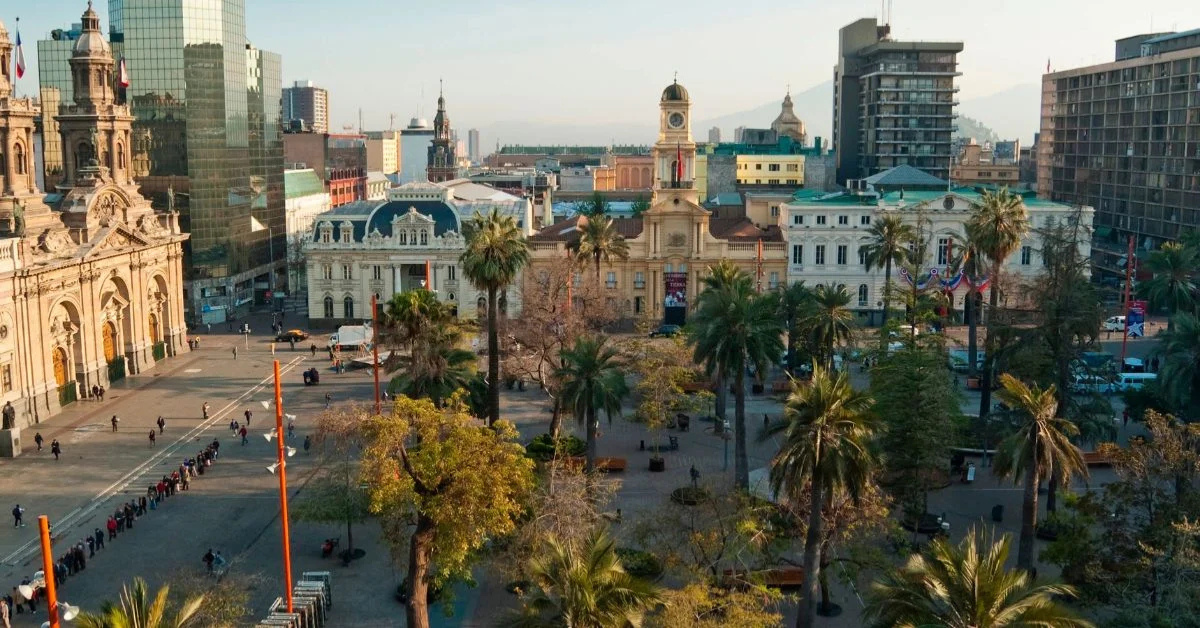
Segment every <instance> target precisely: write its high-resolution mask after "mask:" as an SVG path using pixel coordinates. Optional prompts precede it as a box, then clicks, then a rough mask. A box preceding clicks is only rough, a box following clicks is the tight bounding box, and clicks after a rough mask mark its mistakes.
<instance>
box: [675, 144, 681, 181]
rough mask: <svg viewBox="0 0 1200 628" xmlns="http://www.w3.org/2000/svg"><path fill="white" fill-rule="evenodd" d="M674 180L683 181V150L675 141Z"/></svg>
mask: <svg viewBox="0 0 1200 628" xmlns="http://www.w3.org/2000/svg"><path fill="white" fill-rule="evenodd" d="M675 180H676V181H678V182H679V183H683V150H682V149H681V148H680V147H679V142H676V143H675Z"/></svg>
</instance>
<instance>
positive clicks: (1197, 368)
mask: <svg viewBox="0 0 1200 628" xmlns="http://www.w3.org/2000/svg"><path fill="white" fill-rule="evenodd" d="M1171 320H1172V322H1173V325H1172V326H1171V328H1170V329H1168V330H1167V331H1165V332H1163V333H1162V335H1161V336H1160V343H1159V347H1158V352H1159V354H1161V355H1162V368H1161V370H1160V371H1159V374H1158V389H1159V390H1160V391H1161V392H1162V395H1163V397H1164V398H1166V400H1167V402H1168V403H1170V404H1171V405H1172V406H1173V407H1175V408H1178V410H1179V413H1180V414H1181V415H1183V416H1185V417H1188V418H1195V417H1196V416H1197V415H1196V405H1197V402H1198V401H1200V319H1197V318H1196V316H1195V315H1193V314H1189V313H1186V312H1185V313H1181V314H1177V315H1175V316H1172V317H1171Z"/></svg>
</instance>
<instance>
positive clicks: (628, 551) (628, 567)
mask: <svg viewBox="0 0 1200 628" xmlns="http://www.w3.org/2000/svg"><path fill="white" fill-rule="evenodd" d="M617 556H618V557H620V559H621V566H622V567H624V568H625V571H626V572H628V573H629V575H631V576H634V577H636V578H641V579H643V580H653V579H655V578H657V577H659V576H661V575H662V571H663V567H662V563H661V562H660V561H659V560H658V557H657V556H655V555H654V554H651V553H650V552H644V551H642V550H639V549H634V548H632V547H618V548H617Z"/></svg>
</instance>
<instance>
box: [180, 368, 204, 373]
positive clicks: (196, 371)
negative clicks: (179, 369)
mask: <svg viewBox="0 0 1200 628" xmlns="http://www.w3.org/2000/svg"><path fill="white" fill-rule="evenodd" d="M203 370H204V369H183V372H184V373H199V372H200V371H203Z"/></svg>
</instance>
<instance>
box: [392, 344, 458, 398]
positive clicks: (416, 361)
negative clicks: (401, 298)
mask: <svg viewBox="0 0 1200 628" xmlns="http://www.w3.org/2000/svg"><path fill="white" fill-rule="evenodd" d="M461 342H462V333H461V332H459V331H458V330H457V329H455V328H453V327H439V328H434V329H428V330H426V331H425V332H424V334H423V335H422V336H421V337H419V338H417V340H416V341H415V342H414V343H413V351H412V355H411V356H410V357H409V359H408V362H407V364H406V365H405V366H404V370H403V372H402V373H401V374H400V375H397V376H396V377H394V378H392V381H391V383H390V384H388V391H389V392H392V393H400V394H404V395H408V396H409V397H413V398H420V397H426V398H428V399H429V400H430V401H432V402H433V405H435V406H437V407H439V408H440V407H442V405H443V404H445V403H446V401H447V400H448V399H450V397H452V396H453V395H454V393H456V392H458V391H460V390H464V391H467V392H468V394H469V393H470V390H471V385H472V382H473V381H474V380H475V365H476V357H475V353H474V352H472V351H470V350H468V349H464V348H462V346H461Z"/></svg>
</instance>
